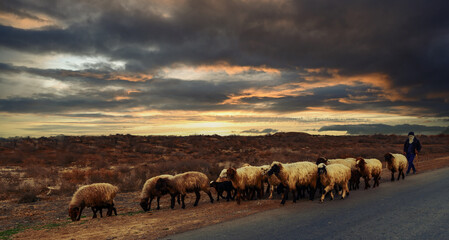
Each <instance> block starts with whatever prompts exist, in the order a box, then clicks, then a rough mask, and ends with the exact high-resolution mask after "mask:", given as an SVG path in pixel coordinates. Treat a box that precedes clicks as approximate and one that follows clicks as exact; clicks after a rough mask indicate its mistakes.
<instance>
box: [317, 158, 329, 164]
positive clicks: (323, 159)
mask: <svg viewBox="0 0 449 240" xmlns="http://www.w3.org/2000/svg"><path fill="white" fill-rule="evenodd" d="M320 163H326V164H327V159H326V158H325V157H319V158H318V159H317V160H316V165H318V164H320Z"/></svg>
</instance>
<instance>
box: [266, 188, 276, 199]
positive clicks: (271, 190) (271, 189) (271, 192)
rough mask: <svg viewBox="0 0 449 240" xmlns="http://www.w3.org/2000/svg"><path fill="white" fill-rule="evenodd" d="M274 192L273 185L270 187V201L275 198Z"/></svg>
mask: <svg viewBox="0 0 449 240" xmlns="http://www.w3.org/2000/svg"><path fill="white" fill-rule="evenodd" d="M273 191H274V186H273V185H271V186H270V196H268V199H272V198H273ZM267 192H268V190H267Z"/></svg>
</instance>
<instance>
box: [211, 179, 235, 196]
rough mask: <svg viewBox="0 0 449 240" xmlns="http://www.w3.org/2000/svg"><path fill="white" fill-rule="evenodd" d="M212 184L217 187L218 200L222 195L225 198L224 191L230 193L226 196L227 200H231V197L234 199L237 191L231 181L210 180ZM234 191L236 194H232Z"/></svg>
mask: <svg viewBox="0 0 449 240" xmlns="http://www.w3.org/2000/svg"><path fill="white" fill-rule="evenodd" d="M210 186H211V187H213V188H215V190H217V201H219V200H220V197H222V198H223V199H225V197H223V192H224V191H226V192H227V193H228V195H227V196H226V201H229V199H232V200H234V197H235V192H236V191H235V188H234V187H233V186H232V182H231V181H224V182H217V181H212V182H210ZM232 192H234V195H232Z"/></svg>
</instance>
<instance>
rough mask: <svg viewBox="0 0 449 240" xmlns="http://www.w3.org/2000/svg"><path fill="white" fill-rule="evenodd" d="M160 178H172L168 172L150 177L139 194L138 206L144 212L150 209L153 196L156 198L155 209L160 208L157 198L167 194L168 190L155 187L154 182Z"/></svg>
mask: <svg viewBox="0 0 449 240" xmlns="http://www.w3.org/2000/svg"><path fill="white" fill-rule="evenodd" d="M160 178H165V179H171V178H173V176H172V175H169V174H164V175H159V176H156V177H152V178H150V179H148V180H147V181H146V182H145V184H144V185H143V188H142V192H141V194H140V206H141V207H142V209H143V210H144V211H145V212H147V211H149V210H151V202H152V201H153V199H154V197H156V199H157V208H156V209H157V210H159V209H161V208H160V206H159V200H160V199H161V197H162V196H163V195H165V194H167V193H168V191H165V190H164V191H159V190H157V189H156V182H157V180H158V179H160Z"/></svg>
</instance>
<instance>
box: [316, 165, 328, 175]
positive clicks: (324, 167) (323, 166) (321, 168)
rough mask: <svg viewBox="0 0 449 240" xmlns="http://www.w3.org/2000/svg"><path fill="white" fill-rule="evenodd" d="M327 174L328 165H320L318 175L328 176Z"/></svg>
mask: <svg viewBox="0 0 449 240" xmlns="http://www.w3.org/2000/svg"><path fill="white" fill-rule="evenodd" d="M326 173H327V170H326V164H324V163H320V164H318V175H320V174H326Z"/></svg>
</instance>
